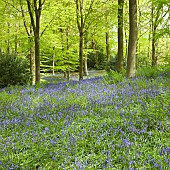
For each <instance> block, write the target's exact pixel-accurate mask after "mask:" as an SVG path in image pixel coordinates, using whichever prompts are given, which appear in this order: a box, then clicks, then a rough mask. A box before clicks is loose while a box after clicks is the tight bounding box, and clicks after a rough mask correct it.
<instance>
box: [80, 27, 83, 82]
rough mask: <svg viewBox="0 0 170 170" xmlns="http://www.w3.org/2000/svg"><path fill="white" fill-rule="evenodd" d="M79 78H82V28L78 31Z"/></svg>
mask: <svg viewBox="0 0 170 170" xmlns="http://www.w3.org/2000/svg"><path fill="white" fill-rule="evenodd" d="M79 34H80V35H79V80H82V79H83V29H82V28H81V29H80V32H79Z"/></svg>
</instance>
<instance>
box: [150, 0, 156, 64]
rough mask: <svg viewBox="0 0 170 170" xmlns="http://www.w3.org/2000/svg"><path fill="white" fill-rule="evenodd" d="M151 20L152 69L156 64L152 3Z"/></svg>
mask: <svg viewBox="0 0 170 170" xmlns="http://www.w3.org/2000/svg"><path fill="white" fill-rule="evenodd" d="M151 18H152V67H154V66H156V63H157V58H156V47H155V44H156V28H157V27H156V21H155V22H154V7H153V2H152V13H151Z"/></svg>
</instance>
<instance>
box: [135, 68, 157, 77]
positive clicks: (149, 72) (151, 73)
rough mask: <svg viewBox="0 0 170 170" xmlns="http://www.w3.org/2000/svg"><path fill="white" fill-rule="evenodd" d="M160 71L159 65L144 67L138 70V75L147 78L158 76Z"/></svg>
mask: <svg viewBox="0 0 170 170" xmlns="http://www.w3.org/2000/svg"><path fill="white" fill-rule="evenodd" d="M159 73H160V71H159V69H158V67H142V68H139V69H138V70H137V76H141V77H146V78H156V77H157V76H158V75H159Z"/></svg>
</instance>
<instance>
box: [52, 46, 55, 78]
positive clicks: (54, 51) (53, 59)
mask: <svg viewBox="0 0 170 170" xmlns="http://www.w3.org/2000/svg"><path fill="white" fill-rule="evenodd" d="M52 57H53V73H52V74H53V76H54V75H55V71H54V67H55V47H53V56H52Z"/></svg>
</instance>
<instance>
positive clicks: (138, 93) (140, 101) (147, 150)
mask: <svg viewBox="0 0 170 170" xmlns="http://www.w3.org/2000/svg"><path fill="white" fill-rule="evenodd" d="M117 80H118V79H116V82H115V83H114V81H113V79H111V82H109V79H108V78H107V79H104V80H103V78H101V77H96V78H91V79H87V80H83V81H80V82H77V81H71V82H60V83H57V84H46V85H44V86H40V88H38V89H36V88H35V87H25V88H23V87H17V88H15V87H14V88H11V89H4V90H1V92H0V113H1V114H0V132H1V133H0V169H2V170H3V169H4V170H5V169H11V170H12V169H13V170H14V169H16V170H18V169H24V170H25V169H28V170H34V169H41V170H48V169H49V170H53V169H66V170H68V169H70V170H71V169H79V170H82V169H85V170H86V169H87V170H92V169H96V170H98V169H108V170H109V169H110V170H114V169H115V170H119V169H120V170H122V169H125V170H126V169H127V170H133V169H135V170H136V169H138V170H144V169H163V170H164V169H167V170H168V169H170V142H169V139H170V79H169V77H168V76H167V75H166V76H165V75H161V76H157V77H155V78H154V79H153V78H152V79H149V78H147V79H146V78H143V77H140V78H135V79H132V80H128V79H123V80H122V78H121V81H117ZM106 81H107V83H106Z"/></svg>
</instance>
